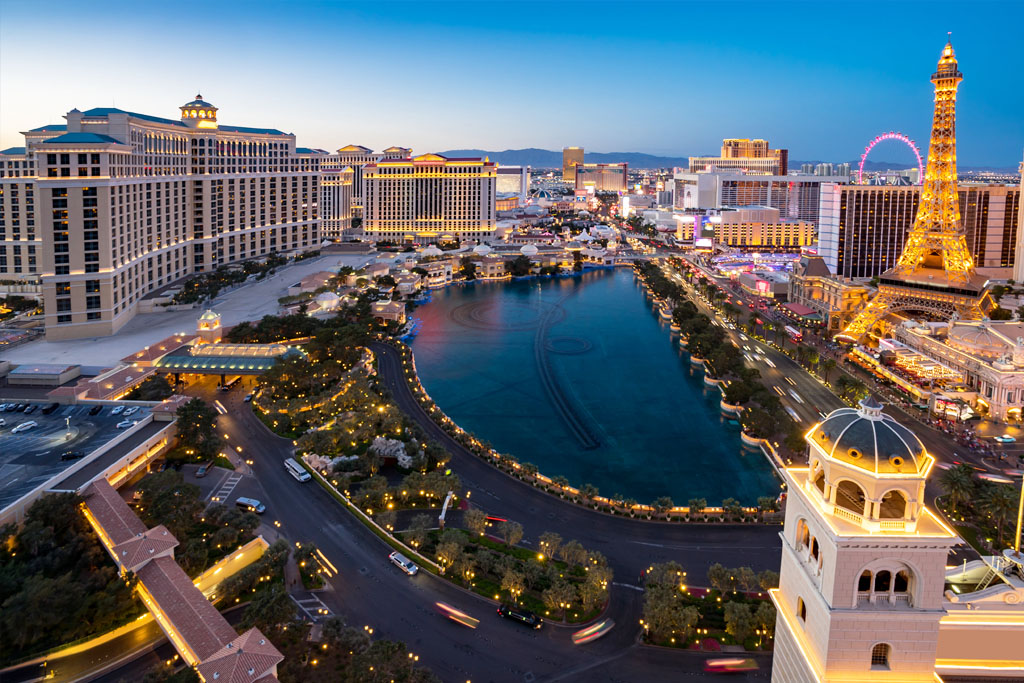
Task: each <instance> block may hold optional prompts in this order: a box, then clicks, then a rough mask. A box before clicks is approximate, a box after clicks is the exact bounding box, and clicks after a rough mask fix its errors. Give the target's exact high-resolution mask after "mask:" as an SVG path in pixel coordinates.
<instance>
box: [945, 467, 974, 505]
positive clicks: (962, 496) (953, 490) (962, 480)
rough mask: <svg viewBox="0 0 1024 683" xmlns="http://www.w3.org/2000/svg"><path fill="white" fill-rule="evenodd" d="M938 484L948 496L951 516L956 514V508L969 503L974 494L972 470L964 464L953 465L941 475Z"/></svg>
mask: <svg viewBox="0 0 1024 683" xmlns="http://www.w3.org/2000/svg"><path fill="white" fill-rule="evenodd" d="M939 483H940V484H941V485H942V488H943V489H944V490H945V491H946V494H947V495H949V502H950V505H952V506H953V514H956V509H957V507H958V506H959V505H960V504H962V503H965V502H967V501H969V500H970V498H971V495H972V494H973V493H974V468H972V467H971V466H970V465H966V464H959V465H953V466H952V467H950V468H949V469H948V470H946V471H944V472H943V473H942V476H941V477H940V478H939Z"/></svg>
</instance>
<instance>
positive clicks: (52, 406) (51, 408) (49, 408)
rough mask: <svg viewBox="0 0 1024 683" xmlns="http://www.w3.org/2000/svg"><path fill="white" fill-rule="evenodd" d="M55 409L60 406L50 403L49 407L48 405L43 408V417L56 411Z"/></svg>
mask: <svg viewBox="0 0 1024 683" xmlns="http://www.w3.org/2000/svg"><path fill="white" fill-rule="evenodd" d="M57 408H60V404H59V403H51V404H50V405H48V406H46V407H45V408H43V415H50V414H51V413H53V412H54V411H55V410H57Z"/></svg>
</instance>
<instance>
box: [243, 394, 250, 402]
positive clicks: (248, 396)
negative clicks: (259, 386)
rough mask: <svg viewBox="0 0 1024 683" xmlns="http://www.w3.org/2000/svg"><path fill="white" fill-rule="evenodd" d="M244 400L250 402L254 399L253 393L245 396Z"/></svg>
mask: <svg viewBox="0 0 1024 683" xmlns="http://www.w3.org/2000/svg"><path fill="white" fill-rule="evenodd" d="M242 400H243V401H245V402H246V403H249V402H250V401H252V394H246V395H245V398H243V399H242Z"/></svg>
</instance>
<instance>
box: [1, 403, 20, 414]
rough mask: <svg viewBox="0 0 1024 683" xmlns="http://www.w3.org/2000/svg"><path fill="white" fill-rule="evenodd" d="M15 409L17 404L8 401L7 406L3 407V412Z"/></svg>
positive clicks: (10, 411)
mask: <svg viewBox="0 0 1024 683" xmlns="http://www.w3.org/2000/svg"><path fill="white" fill-rule="evenodd" d="M17 409H18V404H17V403H8V404H7V407H6V408H4V412H7V413H13V412H14V411H15V410H17Z"/></svg>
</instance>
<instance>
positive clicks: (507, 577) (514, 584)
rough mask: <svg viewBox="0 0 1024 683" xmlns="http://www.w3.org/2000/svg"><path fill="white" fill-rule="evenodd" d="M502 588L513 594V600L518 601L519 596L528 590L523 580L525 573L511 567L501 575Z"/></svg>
mask: <svg viewBox="0 0 1024 683" xmlns="http://www.w3.org/2000/svg"><path fill="white" fill-rule="evenodd" d="M501 590H503V591H505V592H507V593H508V594H509V595H510V596H512V601H513V602H516V603H518V602H519V596H520V595H522V594H523V591H524V590H526V585H525V584H524V582H523V575H522V574H521V573H520V572H518V571H516V570H515V569H512V568H509V569H506V570H505V573H504V574H502V576H501Z"/></svg>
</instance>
